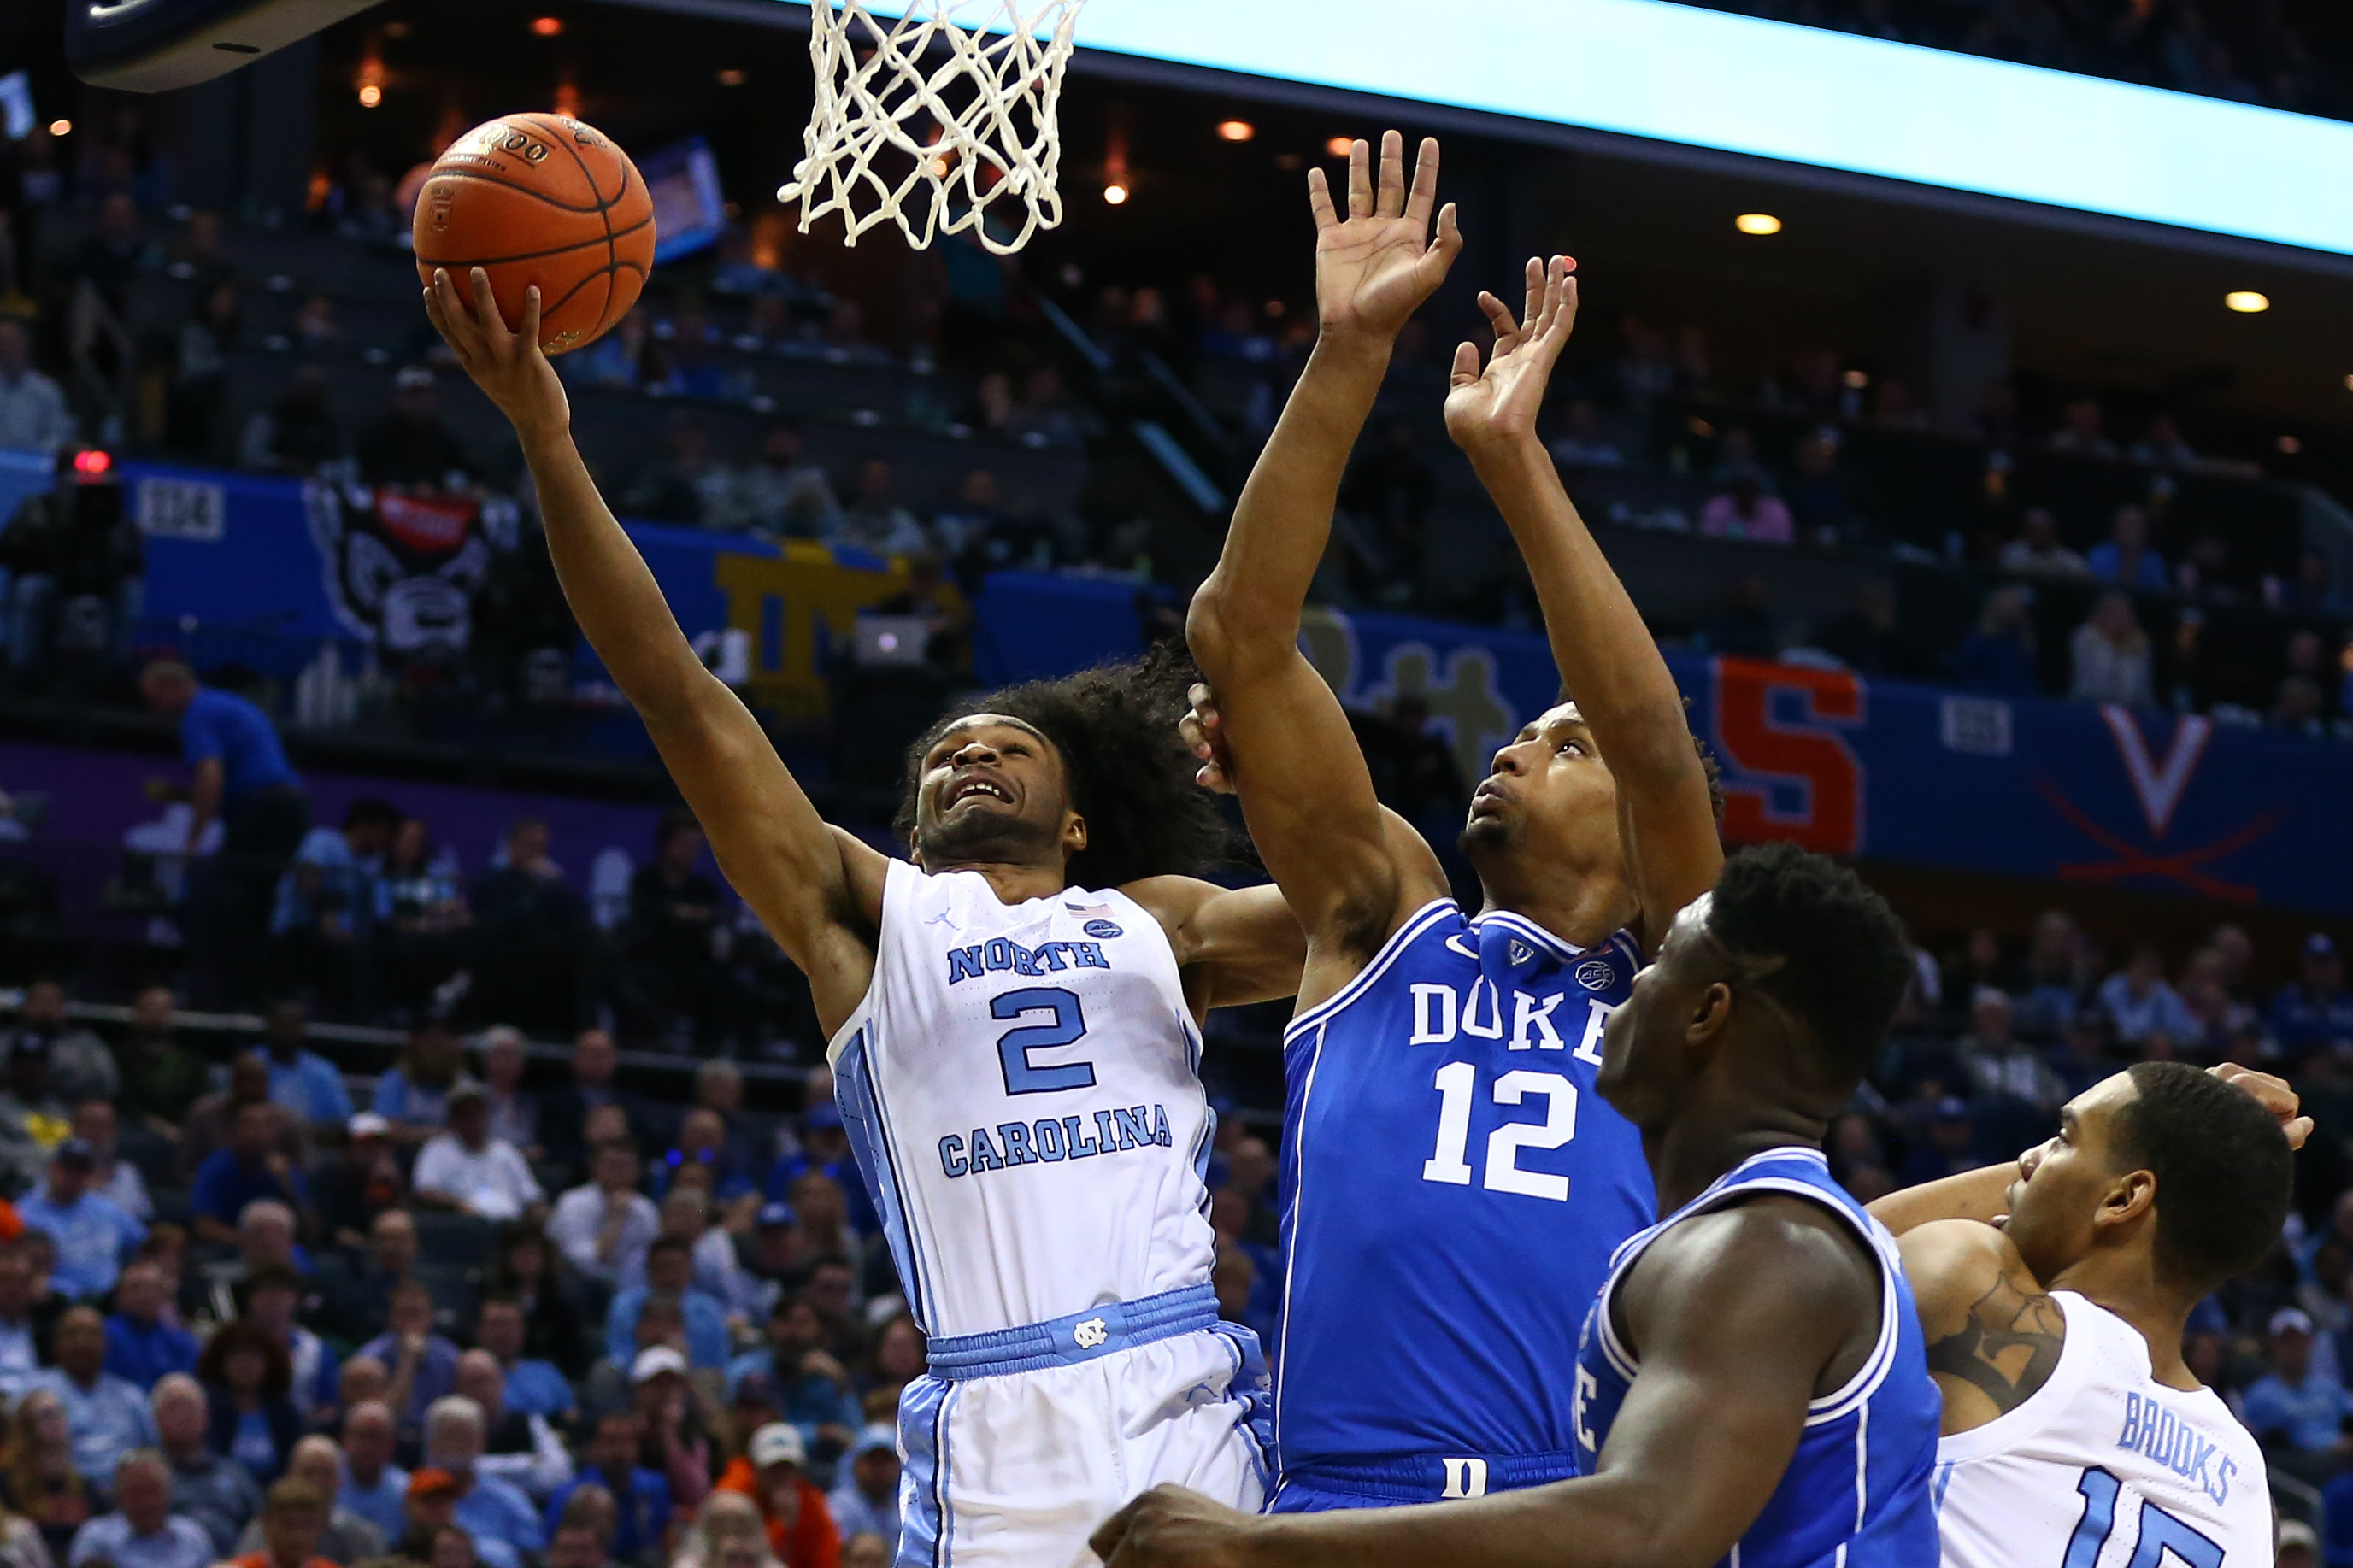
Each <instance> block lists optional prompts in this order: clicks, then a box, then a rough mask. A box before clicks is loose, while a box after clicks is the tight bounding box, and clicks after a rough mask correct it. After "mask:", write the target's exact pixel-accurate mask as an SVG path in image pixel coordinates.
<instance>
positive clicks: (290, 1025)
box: [261, 873, 352, 1127]
mask: <svg viewBox="0 0 2353 1568" xmlns="http://www.w3.org/2000/svg"><path fill="white" fill-rule="evenodd" d="M289 874H290V875H291V874H292V873H289ZM310 1034H311V1009H310V1007H309V1006H308V1005H306V1004H304V1003H303V1002H301V1001H300V1000H298V999H296V998H293V997H286V998H283V999H281V1000H280V1001H277V1002H273V1003H271V1004H270V1006H269V1014H268V1015H267V1016H266V1020H265V1022H264V1024H263V1026H262V1034H261V1048H262V1056H263V1058H264V1060H265V1061H266V1062H267V1064H268V1066H269V1099H270V1101H271V1103H273V1104H275V1105H276V1106H278V1108H279V1109H280V1110H284V1111H286V1112H288V1113H289V1114H290V1115H292V1116H296V1117H299V1118H300V1119H301V1121H304V1122H306V1123H309V1124H311V1125H313V1126H335V1127H342V1126H344V1125H346V1124H348V1123H349V1122H350V1121H351V1119H352V1096H351V1091H350V1090H349V1089H345V1088H344V1087H343V1074H342V1073H341V1072H338V1071H337V1070H336V1069H335V1065H334V1064H333V1063H332V1062H331V1061H329V1060H328V1059H327V1058H324V1057H322V1056H320V1055H319V1054H318V1053H317V1052H315V1051H306V1050H304V1049H303V1048H302V1047H303V1043H304V1042H305V1041H306V1040H308V1039H309V1038H310Z"/></svg>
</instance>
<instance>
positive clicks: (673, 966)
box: [622, 809, 722, 1039]
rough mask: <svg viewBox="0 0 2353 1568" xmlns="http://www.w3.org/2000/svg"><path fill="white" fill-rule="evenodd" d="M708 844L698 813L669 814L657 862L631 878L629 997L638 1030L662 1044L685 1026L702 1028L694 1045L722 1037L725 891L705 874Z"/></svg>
mask: <svg viewBox="0 0 2353 1568" xmlns="http://www.w3.org/2000/svg"><path fill="white" fill-rule="evenodd" d="M704 843H705V840H704V838H703V835H702V826H701V825H700V824H698V823H697V822H696V821H695V819H694V814H693V813H692V812H690V811H686V810H683V809H680V810H673V811H670V812H666V813H664V814H663V816H662V819H661V821H660V823H659V826H657V827H656V828H655V830H654V854H653V858H652V859H651V860H650V861H649V862H648V863H647V864H646V865H644V866H642V867H640V868H638V871H637V872H636V874H635V875H633V876H632V877H630V879H629V923H628V942H627V953H628V957H627V960H626V963H625V964H624V969H623V976H622V983H623V987H624V991H623V994H624V996H625V998H626V999H627V1001H628V1003H629V1004H630V1006H629V1009H628V1010H629V1012H630V1013H631V1014H633V1015H634V1017H633V1019H632V1021H633V1022H634V1024H635V1025H636V1026H637V1027H638V1028H639V1029H642V1030H644V1031H645V1032H646V1033H648V1034H649V1035H653V1036H655V1037H667V1036H669V1035H670V1033H671V1030H672V1026H673V1025H675V1024H676V1023H677V1022H678V1021H679V1020H681V1019H685V1020H689V1021H690V1022H691V1023H693V1024H697V1025H700V1027H696V1028H695V1030H694V1034H693V1036H692V1038H700V1039H709V1038H711V1037H712V1036H713V1033H714V1030H713V1028H712V1025H713V1024H715V1023H716V1021H717V1019H716V1016H715V1014H714V1011H713V1009H712V1005H711V1004H712V1002H714V1001H716V1000H717V999H718V996H719V993H720V991H721V988H722V977H721V976H720V975H719V973H718V955H717V952H715V950H714V948H713V945H712V943H713V940H714V932H715V931H716V930H717V928H718V924H719V917H720V901H719V884H718V883H716V882H714V881H712V879H710V878H708V877H706V876H704V875H703V874H702V871H701V870H699V869H698V868H697V862H699V861H700V860H701V859H702V852H703V847H704Z"/></svg>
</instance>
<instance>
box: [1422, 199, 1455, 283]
mask: <svg viewBox="0 0 2353 1568" xmlns="http://www.w3.org/2000/svg"><path fill="white" fill-rule="evenodd" d="M1430 248H1431V249H1432V250H1434V251H1436V252H1437V253H1438V256H1439V260H1440V265H1441V266H1445V267H1451V266H1453V265H1454V258H1456V257H1458V256H1460V255H1461V254H1462V226H1461V224H1460V223H1458V222H1457V221H1456V216H1455V212H1454V204H1453V203H1452V202H1449V203H1447V204H1446V205H1444V206H1442V207H1440V208H1439V209H1438V239H1437V242H1436V243H1435V244H1433V245H1432V246H1431V247H1430Z"/></svg>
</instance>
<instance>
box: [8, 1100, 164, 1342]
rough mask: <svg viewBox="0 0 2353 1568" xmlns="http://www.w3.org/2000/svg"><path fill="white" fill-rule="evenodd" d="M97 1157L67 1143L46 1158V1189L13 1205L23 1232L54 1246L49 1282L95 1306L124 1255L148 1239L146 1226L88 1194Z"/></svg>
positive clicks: (74, 1141) (78, 1143)
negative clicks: (54, 1261)
mask: <svg viewBox="0 0 2353 1568" xmlns="http://www.w3.org/2000/svg"><path fill="white" fill-rule="evenodd" d="M97 1158H98V1152H97V1151H96V1150H94V1149H92V1148H91V1147H90V1144H89V1143H88V1142H84V1141H83V1140H82V1139H79V1138H69V1139H67V1140H66V1141H65V1142H62V1143H60V1144H58V1147H57V1151H56V1152H55V1153H53V1154H51V1155H50V1156H49V1179H48V1184H47V1188H46V1189H44V1190H43V1191H41V1192H37V1193H33V1194H27V1195H26V1196H25V1197H24V1198H22V1199H19V1200H18V1202H17V1204H16V1214H17V1217H18V1218H20V1219H21V1220H23V1221H24V1224H25V1226H26V1229H28V1230H37V1231H39V1232H41V1233H42V1234H43V1235H45V1236H47V1237H48V1238H49V1239H50V1240H51V1241H52V1242H54V1243H55V1244H56V1246H57V1265H56V1267H55V1268H53V1269H52V1270H51V1271H50V1275H49V1279H50V1283H51V1285H52V1287H53V1288H54V1289H56V1290H57V1292H58V1294H59V1295H61V1296H64V1297H65V1298H67V1299H68V1300H75V1301H94V1300H99V1299H100V1298H101V1297H104V1296H106V1295H108V1294H109V1293H111V1291H112V1290H113V1289H114V1281H115V1279H116V1276H117V1275H118V1274H120V1273H121V1268H122V1259H123V1258H124V1256H125V1255H126V1254H127V1253H129V1252H130V1250H131V1249H132V1247H136V1246H138V1245H139V1244H140V1243H141V1242H142V1241H143V1240H145V1239H146V1237H147V1227H146V1226H143V1225H141V1224H140V1223H139V1222H138V1221H137V1220H135V1219H133V1218H132V1216H131V1215H129V1214H127V1213H125V1212H124V1211H123V1210H122V1209H121V1207H120V1206H119V1205H116V1204H115V1202H114V1200H113V1199H111V1198H110V1197H107V1196H106V1195H105V1194H101V1193H97V1192H93V1191H91V1190H90V1173H91V1170H92V1168H93V1167H94V1166H95V1165H96V1163H97Z"/></svg>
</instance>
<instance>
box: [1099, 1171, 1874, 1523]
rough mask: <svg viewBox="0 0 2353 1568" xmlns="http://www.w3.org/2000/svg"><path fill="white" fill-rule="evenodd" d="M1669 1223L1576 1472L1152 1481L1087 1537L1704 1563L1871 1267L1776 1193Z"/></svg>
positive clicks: (1788, 1435)
mask: <svg viewBox="0 0 2353 1568" xmlns="http://www.w3.org/2000/svg"><path fill="white" fill-rule="evenodd" d="M1777 1211H1778V1212H1777ZM1677 1231H1678V1232H1690V1233H1693V1234H1690V1235H1688V1236H1685V1235H1670V1236H1668V1237H1662V1239H1661V1240H1660V1241H1659V1242H1658V1243H1657V1244H1656V1245H1655V1246H1654V1247H1653V1248H1652V1255H1651V1256H1646V1257H1645V1258H1643V1260H1642V1264H1641V1268H1639V1269H1638V1270H1637V1271H1636V1273H1635V1274H1634V1275H1633V1276H1632V1277H1631V1279H1630V1281H1629V1288H1630V1292H1631V1293H1639V1295H1640V1296H1641V1298H1642V1303H1643V1304H1642V1305H1641V1306H1640V1307H1639V1308H1638V1307H1636V1306H1634V1304H1633V1303H1632V1301H1631V1300H1629V1301H1628V1304H1627V1312H1628V1321H1629V1327H1630V1329H1631V1330H1632V1331H1633V1333H1634V1336H1635V1343H1636V1344H1637V1345H1638V1347H1639V1348H1640V1350H1641V1375H1640V1376H1639V1377H1637V1378H1636V1379H1635V1380H1634V1384H1633V1386H1632V1388H1631V1389H1630V1391H1629V1392H1628V1394H1627V1395H1626V1400H1625V1403H1624V1404H1623V1405H1620V1408H1619V1412H1618V1416H1617V1419H1616V1421H1615V1422H1613V1423H1612V1425H1611V1426H1610V1430H1609V1442H1608V1444H1607V1445H1606V1446H1605V1447H1603V1449H1602V1452H1601V1461H1600V1467H1599V1470H1598V1472H1597V1473H1596V1474H1594V1475H1593V1476H1590V1477H1585V1478H1580V1479H1577V1480H1572V1481H1562V1482H1558V1483H1556V1484H1554V1485H1552V1486H1548V1487H1540V1488H1535V1489H1530V1490H1527V1491H1518V1492H1508V1493H1504V1494H1500V1495H1496V1496H1490V1497H1484V1498H1474V1499H1471V1500H1464V1501H1461V1502H1451V1503H1448V1504H1446V1505H1445V1506H1444V1507H1442V1508H1411V1509H1377V1510H1355V1511H1347V1512H1339V1513H1318V1514H1284V1515H1261V1516H1252V1515H1248V1514H1241V1513H1236V1512H1234V1511H1233V1510H1229V1509H1226V1508H1223V1507H1221V1506H1219V1505H1218V1504H1216V1503H1213V1502H1211V1501H1209V1500H1208V1499H1206V1498H1202V1497H1199V1496H1198V1495H1197V1494H1195V1493H1192V1492H1188V1491H1185V1490H1183V1489H1178V1488H1174V1487H1164V1488H1162V1489H1158V1490H1156V1491H1153V1492H1148V1493H1146V1494H1145V1496H1143V1497H1141V1498H1138V1499H1137V1500H1135V1501H1134V1502H1133V1503H1130V1504H1129V1505H1128V1506H1127V1507H1126V1508H1125V1509H1124V1510H1121V1511H1120V1512H1119V1513H1118V1514H1116V1515H1114V1516H1113V1518H1112V1519H1111V1521H1109V1522H1107V1523H1106V1524H1105V1525H1104V1526H1103V1528H1102V1529H1101V1530H1100V1531H1097V1532H1096V1533H1095V1537H1094V1543H1093V1544H1094V1548H1095V1551H1096V1552H1097V1554H1098V1555H1100V1556H1101V1557H1103V1560H1104V1562H1105V1563H1107V1564H1108V1568H1426V1565H1427V1564H1429V1563H1465V1564H1469V1563H1476V1564H1478V1568H1560V1565H1561V1564H1563V1563H1575V1564H1576V1565H1577V1568H1711V1565H1712V1564H1714V1563H1720V1562H1722V1561H1723V1560H1724V1557H1725V1554H1726V1553H1727V1552H1729V1551H1730V1550H1731V1548H1732V1546H1733V1544H1734V1543H1735V1542H1737V1541H1738V1540H1739V1539H1740V1537H1741V1536H1742V1535H1743V1534H1744V1533H1745V1532H1746V1531H1747V1529H1748V1527H1749V1526H1750V1525H1752V1524H1754V1523H1755V1522H1756V1521H1757V1515H1758V1514H1759V1513H1761V1512H1763V1511H1764V1508H1765V1504H1766V1503H1767V1501H1768V1500H1770V1499H1771V1497H1772V1495H1773V1490H1774V1489H1775V1488H1776V1487H1777V1486H1778V1485H1779V1484H1780V1479H1781V1475H1782V1472H1783V1471H1784V1470H1785V1469H1787V1468H1788V1462H1789V1458H1790V1456H1791V1455H1793V1454H1794V1453H1796V1451H1797V1447H1798V1440H1799V1436H1800V1435H1801V1434H1802V1433H1803V1431H1804V1428H1805V1420H1806V1406H1807V1402H1808V1401H1809V1400H1810V1399H1811V1398H1812V1397H1813V1395H1814V1392H1815V1384H1816V1382H1817V1381H1818V1380H1819V1378H1820V1375H1821V1373H1822V1370H1823V1368H1824V1367H1826V1366H1827V1365H1829V1364H1830V1363H1831V1360H1832V1359H1833V1358H1834V1357H1836V1356H1837V1355H1838V1354H1839V1353H1840V1350H1841V1346H1842V1345H1844V1344H1845V1343H1847V1342H1848V1341H1849V1338H1850V1336H1851V1335H1852V1334H1854V1333H1855V1332H1857V1331H1858V1329H1859V1325H1862V1324H1868V1325H1869V1326H1870V1327H1872V1328H1873V1329H1875V1327H1876V1325H1877V1323H1878V1318H1879V1309H1878V1300H1877V1289H1878V1281H1877V1279H1876V1278H1875V1273H1876V1271H1875V1269H1874V1268H1872V1267H1871V1266H1870V1265H1868V1264H1867V1263H1865V1261H1864V1260H1863V1259H1862V1256H1861V1254H1860V1252H1859V1250H1858V1249H1857V1248H1856V1247H1854V1246H1853V1245H1852V1243H1851V1242H1848V1241H1846V1240H1843V1239H1841V1238H1840V1237H1836V1236H1833V1235H1832V1234H1831V1233H1830V1232H1829V1231H1828V1230H1826V1229H1825V1228H1823V1227H1822V1226H1820V1224H1818V1223H1812V1222H1810V1221H1809V1220H1807V1219H1791V1218H1790V1217H1788V1213H1787V1208H1786V1206H1785V1205H1780V1204H1775V1203H1770V1202H1768V1203H1762V1204H1755V1205H1746V1206H1745V1207H1743V1208H1739V1209H1735V1210H1731V1211H1728V1212H1727V1213H1725V1214H1722V1215H1708V1216H1705V1217H1704V1218H1702V1219H1699V1220H1694V1221H1691V1222H1688V1223H1687V1224H1686V1225H1685V1226H1678V1227H1677ZM1669 1248H1672V1256H1670V1255H1669V1254H1668V1252H1667V1250H1666V1249H1669ZM1646 1276H1647V1277H1650V1278H1648V1279H1647V1281H1646V1279H1645V1277H1646ZM1726 1303H1732V1305H1730V1306H1727V1305H1726ZM1571 1543H1573V1544H1571Z"/></svg>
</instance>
